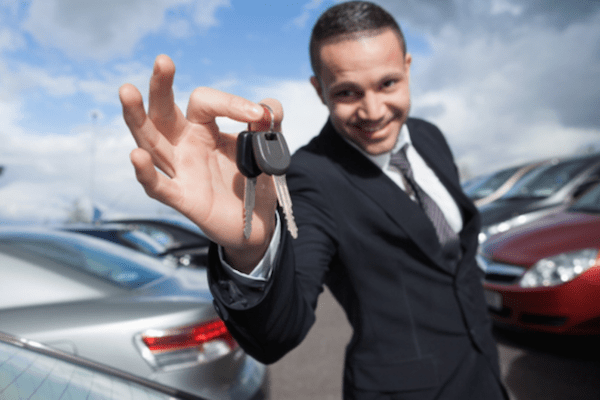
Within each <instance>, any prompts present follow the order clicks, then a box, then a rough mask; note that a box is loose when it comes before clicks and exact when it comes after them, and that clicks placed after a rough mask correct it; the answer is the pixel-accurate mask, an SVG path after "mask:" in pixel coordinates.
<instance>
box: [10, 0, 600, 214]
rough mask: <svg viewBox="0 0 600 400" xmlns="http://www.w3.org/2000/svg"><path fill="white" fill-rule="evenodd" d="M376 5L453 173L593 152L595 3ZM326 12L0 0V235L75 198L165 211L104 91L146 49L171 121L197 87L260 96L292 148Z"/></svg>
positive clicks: (250, 5)
mask: <svg viewBox="0 0 600 400" xmlns="http://www.w3.org/2000/svg"><path fill="white" fill-rule="evenodd" d="M376 2H377V3H379V4H381V5H382V6H383V7H385V8H386V9H388V10H389V11H390V12H391V13H392V14H394V16H396V18H397V19H398V21H399V22H400V24H401V26H402V28H403V30H404V33H405V35H406V36H407V44H408V50H409V52H411V53H412V55H413V64H412V71H411V89H412V111H411V114H412V115H413V116H416V117H422V118H426V119H428V120H430V121H432V122H434V123H436V124H437V125H438V126H439V127H440V128H441V129H442V131H444V132H445V134H446V136H447V137H448V141H449V143H450V146H451V147H452V150H453V152H454V154H455V157H456V160H457V163H458V165H459V167H460V169H461V171H463V173H464V174H465V175H466V176H473V175H477V174H479V173H484V172H489V171H492V170H494V169H497V168H500V167H504V166H508V165H511V164H515V163H520V162H525V161H530V160H537V159H540V158H545V157H552V156H562V155H570V154H574V153H576V152H580V151H582V149H587V148H588V147H594V148H597V147H598V143H600V140H599V139H600V118H599V117H598V109H599V108H600V107H599V106H600V99H599V96H598V88H599V87H600V62H599V61H600V60H599V59H600V44H599V43H600V6H599V4H600V3H599V2H596V1H591V0H589V1H581V2H577V3H571V2H564V1H558V0H557V1H554V0H545V1H544V0H467V1H464V0H452V1H445V2H439V1H433V0H419V1H417V0H403V1H398V0H387V1H376ZM335 3H336V1H320V0H304V1H299V2H289V1H271V2H269V1H252V0H198V1H192V0H110V1H103V2H92V1H85V0H28V1H25V0H22V1H19V0H0V143H2V144H1V145H0V165H3V166H4V167H5V171H4V174H3V175H2V176H0V224H2V223H3V222H2V221H9V220H34V221H61V220H64V218H66V216H68V214H69V213H70V212H72V210H73V207H74V205H75V204H76V203H78V204H79V205H80V206H86V205H89V204H90V202H91V201H92V200H90V199H93V202H94V203H96V204H98V205H100V206H101V207H102V208H103V209H104V210H106V212H107V213H109V214H113V215H117V214H119V213H125V214H132V213H134V214H138V213H142V214H147V213H157V212H162V213H164V212H167V210H166V209H165V208H164V207H161V206H160V205H159V204H158V203H156V202H154V201H153V200H150V199H147V198H146V196H145V194H144V193H143V191H142V190H141V188H140V187H139V185H138V184H137V182H136V181H135V178H134V175H133V169H132V167H131V166H130V164H129V159H128V154H129V152H130V151H131V149H133V147H134V143H133V140H132V139H131V137H130V135H129V133H128V131H127V129H126V127H125V125H124V123H123V120H122V118H121V115H120V104H119V102H118V94H117V92H118V88H119V86H121V85H122V84H123V83H126V82H130V83H133V84H135V85H136V86H138V88H139V89H140V90H141V91H142V93H144V94H145V93H146V91H147V87H148V79H149V77H150V73H151V69H152V63H153V60H154V58H155V57H156V55H158V54H160V53H165V54H168V55H169V56H171V57H172V58H173V60H174V61H175V64H176V66H177V74H176V79H175V94H176V99H177V100H176V101H177V103H178V105H179V106H180V107H181V108H182V109H183V110H185V108H186V104H187V98H188V97H189V95H190V93H191V92H192V90H193V89H194V88H195V87H197V86H211V87H215V88H218V89H221V90H225V91H229V92H232V93H235V94H238V95H241V96H244V97H247V98H249V99H251V100H255V101H257V100H260V99H261V98H264V97H275V98H277V99H279V100H280V101H281V102H282V103H283V106H284V110H285V113H286V117H285V120H284V125H283V127H284V133H285V135H286V137H287V140H288V143H289V144H290V147H291V148H292V149H296V148H297V147H299V146H300V145H301V144H303V143H305V142H306V141H308V140H309V138H310V137H312V136H314V135H315V134H316V133H318V130H319V129H320V127H321V125H322V124H323V122H324V121H325V119H326V118H327V112H326V109H325V108H324V106H323V105H322V104H321V103H320V102H319V100H318V98H317V96H316V95H315V93H314V91H313V89H312V87H311V86H310V84H309V81H308V79H309V77H310V74H311V71H310V65H309V60H308V51H307V45H308V38H309V35H310V30H311V28H312V25H313V23H314V22H315V20H316V19H317V18H318V16H319V14H320V13H321V12H322V11H323V10H325V9H326V8H328V7H329V6H331V5H332V4H335ZM220 122H221V127H222V130H223V131H227V132H236V131H239V130H242V129H243V128H244V127H243V125H241V124H239V123H233V122H231V121H227V120H221V121H220Z"/></svg>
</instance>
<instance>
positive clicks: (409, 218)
mask: <svg viewBox="0 0 600 400" xmlns="http://www.w3.org/2000/svg"><path fill="white" fill-rule="evenodd" d="M321 136H322V138H323V143H324V146H325V151H326V152H327V153H328V156H329V157H330V158H331V159H332V160H333V161H334V162H335V163H336V164H337V165H338V166H339V167H340V168H341V169H342V171H343V173H344V174H345V175H346V176H347V178H348V181H349V182H350V184H352V185H354V186H355V187H356V188H357V189H358V190H360V191H361V192H363V193H364V194H365V195H366V196H367V197H369V198H370V199H371V200H372V201H373V202H374V203H376V204H378V205H379V206H380V207H381V208H382V209H383V210H384V212H385V213H386V214H387V215H388V216H389V218H390V220H391V221H392V222H393V223H395V224H396V225H397V226H398V227H399V228H400V229H402V230H403V231H404V232H405V234H406V235H408V236H409V237H410V238H411V239H412V241H413V242H414V243H415V244H416V246H417V247H419V248H420V250H421V251H422V252H423V253H424V254H425V255H426V256H427V257H429V258H430V259H431V260H432V261H433V262H434V263H435V264H436V265H438V266H439V267H440V268H441V269H443V270H444V271H446V272H449V273H451V272H452V271H451V268H450V267H449V266H448V265H447V262H446V261H445V259H444V257H443V253H442V247H441V245H440V243H439V241H438V238H437V235H436V233H435V229H434V227H433V225H432V224H431V222H430V221H429V219H428V218H427V216H426V215H425V213H424V212H423V210H422V209H421V207H419V205H418V204H416V203H415V202H414V201H412V200H411V199H410V198H409V197H408V196H407V195H406V193H405V192H404V191H403V190H402V189H400V188H399V187H398V185H396V184H395V183H394V182H393V181H392V180H391V179H390V178H389V177H388V176H387V175H385V174H384V173H383V172H382V171H381V169H380V168H379V167H378V166H376V165H375V164H373V163H372V162H371V161H370V160H369V159H367V158H366V157H365V156H364V155H363V154H362V153H360V152H359V151H358V150H357V149H355V148H354V147H352V146H351V145H350V144H348V143H347V142H346V141H345V140H344V139H342V137H341V136H340V135H339V134H338V133H337V132H335V130H334V129H333V126H331V123H330V122H328V123H327V125H326V126H325V128H324V129H323V131H322V133H321ZM436 173H437V169H436ZM444 184H446V183H444Z"/></svg>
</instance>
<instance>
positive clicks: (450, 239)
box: [390, 143, 459, 247]
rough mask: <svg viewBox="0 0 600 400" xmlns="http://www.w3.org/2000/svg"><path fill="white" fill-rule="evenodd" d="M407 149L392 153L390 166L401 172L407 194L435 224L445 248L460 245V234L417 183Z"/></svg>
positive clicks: (403, 148) (406, 145) (405, 147)
mask: <svg viewBox="0 0 600 400" xmlns="http://www.w3.org/2000/svg"><path fill="white" fill-rule="evenodd" d="M407 147H408V143H407V144H405V145H404V146H402V148H401V149H400V150H399V151H397V152H396V153H392V157H391V159H390V165H391V166H393V167H395V168H396V169H397V170H398V171H399V172H400V174H401V175H402V178H403V180H404V186H405V187H406V193H407V194H408V195H409V196H410V197H414V200H415V201H416V202H417V204H419V205H420V206H421V208H422V209H423V211H424V212H425V214H426V215H427V217H429V219H430V220H431V222H432V223H433V226H434V228H435V231H436V233H437V236H438V238H439V240H440V243H441V244H442V245H443V246H446V245H450V246H451V247H453V245H458V241H459V238H458V234H457V233H456V232H454V230H453V229H452V227H450V225H449V224H448V220H447V219H446V216H445V215H444V213H443V212H442V210H441V209H440V207H439V206H438V205H437V203H436V202H435V201H434V200H433V199H432V198H431V197H429V195H428V194H427V193H426V192H425V191H424V190H423V189H422V188H421V186H419V184H418V183H417V182H416V181H415V179H414V176H413V172H412V168H411V167H410V163H409V162H408V158H406V149H407Z"/></svg>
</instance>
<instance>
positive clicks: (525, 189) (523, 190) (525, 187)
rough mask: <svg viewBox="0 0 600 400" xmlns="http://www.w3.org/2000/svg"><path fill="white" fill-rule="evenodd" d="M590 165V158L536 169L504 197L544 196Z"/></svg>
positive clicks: (559, 187) (553, 191) (550, 193)
mask: <svg viewBox="0 0 600 400" xmlns="http://www.w3.org/2000/svg"><path fill="white" fill-rule="evenodd" d="M589 165H590V160H589V159H585V158H582V159H576V160H568V161H563V162H560V163H558V164H554V165H550V166H547V167H545V168H539V169H537V170H534V171H533V173H532V174H530V175H529V176H528V177H527V179H523V180H522V182H521V183H520V184H517V185H516V186H514V187H513V188H512V189H511V190H509V191H508V192H507V193H506V194H505V195H504V196H503V198H505V199H507V198H508V199H511V198H544V197H548V196H550V195H552V194H553V193H555V192H557V191H558V190H559V189H561V188H562V187H563V186H565V185H566V184H567V183H568V182H570V181H571V180H572V179H573V178H574V177H575V176H577V175H578V174H579V173H581V172H582V171H583V170H584V169H585V168H587V167H588V166H589Z"/></svg>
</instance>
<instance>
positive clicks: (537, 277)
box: [519, 249, 598, 288]
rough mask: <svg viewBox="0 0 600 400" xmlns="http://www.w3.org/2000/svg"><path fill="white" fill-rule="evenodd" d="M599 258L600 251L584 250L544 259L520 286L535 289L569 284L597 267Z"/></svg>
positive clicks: (532, 269)
mask: <svg viewBox="0 0 600 400" xmlns="http://www.w3.org/2000/svg"><path fill="white" fill-rule="evenodd" d="M597 258H598V249H584V250H578V251H574V252H570V253H562V254H559V255H557V256H554V257H549V258H543V259H541V260H540V261H538V262H537V263H536V264H535V265H534V266H533V267H531V269H529V271H527V272H526V273H525V274H524V275H523V277H522V278H521V281H520V282H519V285H520V286H521V287H524V288H534V287H547V286H556V285H560V284H563V283H565V282H569V281H571V280H573V279H575V278H576V277H577V276H579V275H581V274H582V273H584V272H585V271H587V270H588V269H589V268H591V267H593V266H594V265H596V262H597Z"/></svg>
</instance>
